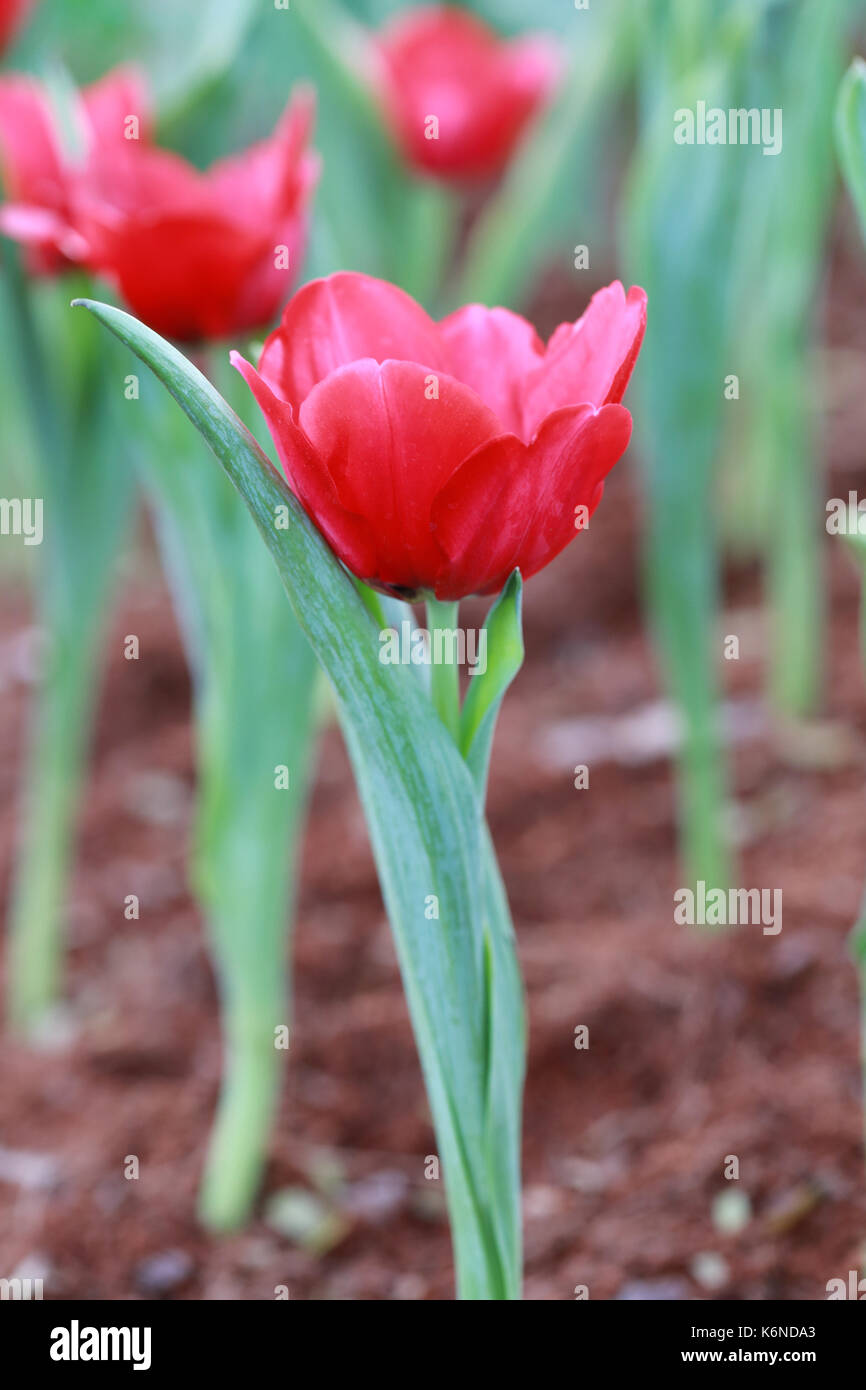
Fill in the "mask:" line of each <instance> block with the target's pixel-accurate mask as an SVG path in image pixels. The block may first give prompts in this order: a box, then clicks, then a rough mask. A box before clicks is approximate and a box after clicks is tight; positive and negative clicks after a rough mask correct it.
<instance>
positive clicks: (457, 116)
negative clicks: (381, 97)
mask: <svg viewBox="0 0 866 1390" xmlns="http://www.w3.org/2000/svg"><path fill="white" fill-rule="evenodd" d="M378 51H379V54H380V56H381V59H382V68H383V80H384V83H385V102H386V108H387V112H388V116H389V118H390V121H391V124H392V126H393V129H394V132H395V134H396V136H397V139H398V141H399V143H400V145H401V147H402V149H403V152H404V154H405V157H406V159H407V160H408V161H409V162H410V163H411V164H414V165H415V166H417V167H418V168H419V169H421V170H423V171H424V172H426V173H429V174H435V175H438V176H439V177H442V178H460V179H463V178H467V179H477V178H485V177H488V176H490V175H493V174H496V173H498V172H499V170H500V169H501V168H502V166H503V165H504V164H505V163H506V161H507V160H508V158H509V155H510V154H511V152H512V150H513V149H514V146H515V145H516V143H517V141H518V140H519V138H520V136H521V135H522V133H523V131H524V129H525V128H526V125H527V123H528V122H529V120H530V119H531V117H532V116H533V115H535V113H536V112H537V111H538V109H539V108H540V107H541V106H542V105H543V103H544V101H545V100H546V98H547V97H548V96H549V94H550V92H551V90H552V88H553V85H554V83H555V80H556V75H557V72H558V67H559V65H558V63H557V61H556V56H555V53H554V51H553V48H552V46H551V44H550V43H549V42H548V41H547V40H546V39H542V38H535V37H532V36H529V37H524V38H520V39H518V40H514V41H506V40H505V39H501V38H499V37H498V35H496V34H495V33H494V32H493V31H492V30H491V29H489V28H488V27H487V25H485V24H484V23H482V22H481V20H479V19H477V18H476V17H475V16H474V15H470V14H466V13H464V12H461V11H459V10H454V9H451V8H444V7H434V8H430V9H421V10H412V11H409V12H408V13H406V14H404V15H400V16H399V17H398V18H397V19H396V20H395V21H394V22H393V23H392V24H391V25H390V26H389V27H388V28H387V29H386V30H385V31H384V32H383V34H382V36H381V38H380V41H379V44H378Z"/></svg>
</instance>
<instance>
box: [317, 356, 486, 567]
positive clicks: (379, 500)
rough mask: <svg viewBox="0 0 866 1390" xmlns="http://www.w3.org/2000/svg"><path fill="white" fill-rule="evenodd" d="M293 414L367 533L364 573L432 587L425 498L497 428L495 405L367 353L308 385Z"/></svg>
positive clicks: (435, 560)
mask: <svg viewBox="0 0 866 1390" xmlns="http://www.w3.org/2000/svg"><path fill="white" fill-rule="evenodd" d="M299 423H300V425H301V428H302V429H303V431H304V434H305V435H306V436H307V438H308V439H309V441H310V443H311V444H312V446H313V448H314V450H315V452H316V453H317V455H318V456H319V458H320V459H322V460H323V462H324V463H325V464H326V465H327V468H328V471H329V473H330V475H331V477H332V479H333V481H334V485H335V487H336V490H337V494H338V496H339V498H340V501H341V503H342V504H343V506H344V507H346V508H348V510H349V511H351V512H355V513H358V514H360V515H361V516H364V517H366V518H367V519H368V520H369V522H370V524H371V527H372V528H373V530H374V532H375V536H376V549H377V569H376V572H375V574H367V575H364V576H363V577H364V578H370V579H375V580H377V581H379V582H381V583H384V584H391V585H395V586H400V587H402V588H406V589H421V588H428V587H430V586H431V585H432V577H433V575H434V574H435V572H436V571H437V569H438V568H439V566H440V564H441V558H442V557H441V552H440V550H439V548H438V546H437V545H436V542H435V541H434V539H433V536H432V533H431V529H430V506H431V503H432V500H433V498H434V497H435V495H436V493H437V492H438V491H439V490H440V488H441V487H442V486H443V484H444V483H445V482H446V480H447V479H448V478H449V477H450V476H451V475H452V474H453V473H454V472H455V471H456V470H457V469H458V468H459V467H460V465H461V464H462V463H463V461H464V459H466V458H467V456H468V455H470V454H472V453H473V452H474V451H475V450H476V449H477V448H479V446H480V445H482V444H483V443H485V442H486V441H488V440H490V439H493V438H495V437H496V436H497V435H498V434H500V433H501V426H500V424H499V421H498V420H497V418H496V416H495V415H494V414H493V412H492V411H491V410H489V409H488V407H487V406H486V405H485V404H484V403H483V401H481V400H480V398H479V397H478V396H477V395H476V394H475V393H474V391H470V390H469V388H468V387H466V386H464V385H463V384H462V383H461V382H459V381H455V380H454V379H453V377H449V376H445V375H442V376H439V377H437V376H435V374H433V373H430V372H429V371H428V370H427V368H426V367H423V366H420V365H419V364H418V363H416V362H394V361H386V362H384V363H378V362H374V361H372V360H371V359H369V358H368V359H366V360H364V361H360V362H355V363H353V364H352V365H351V366H348V367H341V368H339V369H338V370H337V371H335V372H332V374H331V375H330V376H329V377H327V378H326V379H325V380H324V381H322V382H320V383H319V385H318V386H316V387H314V388H313V390H312V392H311V393H310V395H309V396H308V397H307V399H306V400H305V401H304V403H303V405H302V406H301V410H300V415H299Z"/></svg>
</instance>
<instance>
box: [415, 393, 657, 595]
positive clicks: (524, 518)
mask: <svg viewBox="0 0 866 1390" xmlns="http://www.w3.org/2000/svg"><path fill="white" fill-rule="evenodd" d="M630 435H631V416H630V414H629V412H628V411H627V410H626V409H625V407H624V406H621V405H607V406H604V407H602V409H601V410H598V411H596V410H594V409H593V408H592V406H588V405H580V406H576V407H572V408H570V409H567V410H559V411H556V412H555V413H554V414H553V415H551V416H549V417H548V419H546V420H545V421H544V423H543V425H542V426H541V429H540V430H539V431H538V433H537V435H536V437H535V439H534V440H533V442H532V443H531V444H530V445H525V444H523V443H522V442H521V441H520V440H519V439H515V437H514V436H513V435H505V436H503V437H502V438H500V439H496V440H493V441H492V442H491V443H490V444H488V445H487V446H485V447H482V448H481V449H479V450H478V451H477V452H476V453H475V454H474V455H473V456H472V458H470V459H467V460H466V462H465V463H464V465H463V467H462V468H461V469H459V470H458V472H457V473H456V474H455V475H454V476H453V477H452V478H451V479H450V481H449V482H448V483H446V485H445V487H444V488H443V489H442V491H441V492H440V493H439V495H438V497H437V498H436V499H435V501H434V503H433V509H432V516H433V525H434V530H435V535H436V539H437V541H438V542H439V545H440V547H441V548H442V550H443V551H444V553H445V555H446V557H447V559H446V561H445V562H444V563H443V564H442V565H441V567H440V571H439V574H438V575H437V577H436V586H435V587H436V594H437V596H438V597H439V598H441V599H452V598H461V597H463V596H464V595H466V594H472V593H493V592H495V591H496V590H498V589H500V588H501V587H502V585H503V584H504V583H505V580H506V579H507V578H508V575H509V574H510V573H511V571H512V570H513V569H515V568H519V569H520V571H521V573H522V575H523V577H524V579H528V578H529V577H530V575H533V574H535V573H537V571H538V570H540V569H543V568H544V566H545V565H547V564H549V563H550V561H551V560H552V559H554V557H555V556H556V555H558V554H559V552H560V551H561V550H563V549H564V548H565V546H566V545H568V542H569V541H570V540H573V539H574V537H575V536H576V535H577V529H576V528H575V509H576V508H577V507H578V506H585V507H586V508H587V509H588V512H589V514H590V515H591V514H592V512H593V511H594V510H595V508H596V507H597V506H598V503H599V501H600V500H601V493H602V484H603V481H604V478H605V477H606V475H607V474H608V473H609V472H610V470H611V468H613V466H614V464H615V463H616V461H617V459H619V458H620V457H621V456H622V454H623V453H624V451H625V449H626V447H627V445H628V441H629V437H630Z"/></svg>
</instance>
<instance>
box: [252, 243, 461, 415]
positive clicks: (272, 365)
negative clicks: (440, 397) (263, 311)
mask: <svg viewBox="0 0 866 1390" xmlns="http://www.w3.org/2000/svg"><path fill="white" fill-rule="evenodd" d="M363 357H371V358H373V360H374V361H376V362H384V361H385V359H386V358H389V357H391V358H395V359H397V360H400V361H405V362H419V363H421V364H422V365H423V366H426V367H428V368H429V369H430V370H431V371H440V370H441V371H447V370H448V368H447V358H446V355H445V351H444V348H443V346H442V342H441V339H440V336H439V329H438V327H437V326H436V324H435V323H434V322H433V320H432V319H431V318H430V317H429V316H428V315H427V314H426V313H425V312H424V310H423V309H422V308H421V306H420V304H416V303H415V300H414V299H412V298H410V296H409V295H408V294H404V292H403V290H398V289H397V287H396V286H395V285H390V284H388V283H387V281H385V280H374V279H373V278H372V277H371V276H369V275H356V274H354V273H352V272H348V271H346V272H341V273H339V274H337V275H329V276H328V278H327V279H325V280H311V281H310V283H309V284H308V285H304V287H303V289H301V290H299V291H298V293H297V294H296V295H295V296H294V298H293V299H292V300H291V301H290V303H289V304H287V305H286V309H285V312H284V314H283V321H282V323H281V324H280V327H279V328H277V329H276V330H275V331H274V332H273V333H272V334H271V335H270V337H269V338H268V340H267V342H266V343H265V349H264V352H263V353H262V359H261V362H260V363H259V370H260V371H261V373H262V376H264V377H266V378H267V380H268V381H270V382H271V383H272V385H274V386H275V387H276V388H277V390H278V391H279V393H280V395H281V396H283V397H284V398H285V399H286V400H287V401H291V403H292V405H293V406H294V407H295V409H296V410H297V409H298V408H299V407H300V404H301V402H302V401H303V400H304V398H305V396H307V395H309V393H310V391H311V390H312V389H313V387H314V386H315V385H316V383H317V382H320V381H323V380H324V379H325V377H327V376H329V375H330V373H331V372H334V371H336V369H337V368H338V367H344V366H347V365H348V364H349V363H350V362H355V361H357V360H359V359H360V358H363Z"/></svg>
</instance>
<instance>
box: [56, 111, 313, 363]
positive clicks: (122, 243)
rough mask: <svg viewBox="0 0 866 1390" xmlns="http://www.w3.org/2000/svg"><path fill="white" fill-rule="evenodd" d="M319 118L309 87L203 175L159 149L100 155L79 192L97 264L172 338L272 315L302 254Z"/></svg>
mask: <svg viewBox="0 0 866 1390" xmlns="http://www.w3.org/2000/svg"><path fill="white" fill-rule="evenodd" d="M313 117H314V103H313V98H312V95H311V93H310V92H309V91H307V90H303V91H300V92H298V93H297V94H296V95H295V97H294V98H293V100H292V101H290V103H289V105H288V107H287V108H286V111H285V112H284V114H283V116H282V118H281V119H280V121H279V123H278V125H277V127H276V130H275V131H274V133H273V135H272V136H271V137H270V138H269V139H267V140H263V141H262V142H261V143H260V144H258V145H255V146H253V147H252V148H251V149H248V150H245V151H244V152H243V153H242V154H239V155H235V156H233V157H231V158H228V159H223V160H220V161H219V162H218V163H216V164H214V165H212V166H211V168H210V169H209V170H207V171H206V172H205V173H201V172H199V170H197V169H194V168H193V166H192V165H190V164H188V163H187V162H186V161H185V160H183V159H181V158H180V157H179V156H177V155H174V154H169V153H167V152H165V151H162V150H157V149H154V148H150V149H142V150H139V151H138V152H137V154H136V157H135V159H121V158H115V159H111V158H106V159H104V160H102V161H101V162H100V164H99V166H98V168H96V169H95V170H94V172H93V177H87V176H86V175H85V176H83V177H82V178H81V179H79V181H78V185H77V187H76V189H75V192H74V196H73V206H74V216H75V225H76V231H77V232H78V234H79V235H80V236H81V237H82V239H83V241H84V243H85V245H86V260H87V263H88V265H89V266H90V267H91V268H92V269H94V270H96V271H98V272H100V273H101V274H104V275H105V276H107V278H108V279H110V280H111V281H112V282H113V283H114V284H115V285H116V287H117V289H118V291H119V293H120V294H121V295H122V297H123V299H124V300H125V301H126V303H127V304H128V305H129V307H130V309H132V310H133V312H134V313H135V314H137V315H138V316H139V317H140V318H141V319H143V320H144V321H145V322H146V323H148V324H150V325H151V327H152V328H154V329H155V330H156V331H157V332H159V333H161V334H163V335H165V336H166V337H171V338H178V339H182V340H185V341H188V342H196V341H199V340H204V339H213V338H222V337H225V335H226V334H227V333H231V332H237V333H240V332H243V331H245V330H246V329H251V328H258V327H260V326H261V325H262V324H265V323H267V322H268V320H269V319H272V318H273V317H274V314H275V313H276V311H277V309H278V307H279V305H280V303H281V302H282V301H283V300H284V299H285V296H286V289H287V284H288V281H287V274H288V273H290V272H291V273H293V272H294V271H295V269H296V266H297V262H298V261H299V259H300V256H301V254H302V251H303V244H304V239H305V231H306V217H305V214H306V208H307V203H308V199H309V195H310V192H311V190H312V188H313V185H314V183H315V180H316V176H317V172H318V163H317V160H316V158H315V156H314V155H312V154H311V153H310V151H309V139H310V134H311V130H312V124H313Z"/></svg>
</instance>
